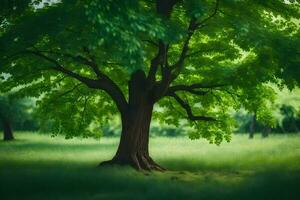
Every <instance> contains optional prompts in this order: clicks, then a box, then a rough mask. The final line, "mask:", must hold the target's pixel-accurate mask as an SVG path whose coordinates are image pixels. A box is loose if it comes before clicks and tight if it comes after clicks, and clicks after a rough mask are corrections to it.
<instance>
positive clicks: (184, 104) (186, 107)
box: [167, 92, 217, 121]
mask: <svg viewBox="0 0 300 200" xmlns="http://www.w3.org/2000/svg"><path fill="white" fill-rule="evenodd" d="M167 95H168V96H170V97H173V98H174V99H175V100H176V101H177V102H178V103H179V105H180V106H181V107H182V108H183V109H184V110H185V111H186V114H187V117H188V119H189V120H191V121H198V120H199V121H217V120H216V119H215V118H213V117H208V116H201V115H194V114H193V111H192V108H191V106H190V105H189V104H188V103H187V102H185V101H184V100H182V99H181V98H180V97H179V96H178V95H177V94H176V93H175V92H169V93H168V94H167Z"/></svg>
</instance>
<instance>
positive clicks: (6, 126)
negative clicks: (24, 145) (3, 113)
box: [2, 120, 14, 141]
mask: <svg viewBox="0 0 300 200" xmlns="http://www.w3.org/2000/svg"><path fill="white" fill-rule="evenodd" d="M2 124H3V140H4V141H10V140H13V139H14V136H13V131H12V128H11V125H10V123H9V122H8V121H7V120H3V122H2Z"/></svg>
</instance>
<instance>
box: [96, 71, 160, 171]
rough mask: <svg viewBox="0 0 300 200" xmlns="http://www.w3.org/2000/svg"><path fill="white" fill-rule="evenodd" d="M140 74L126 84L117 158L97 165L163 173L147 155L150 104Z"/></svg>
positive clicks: (149, 98)
mask: <svg viewBox="0 0 300 200" xmlns="http://www.w3.org/2000/svg"><path fill="white" fill-rule="evenodd" d="M145 81H146V79H145V75H144V73H143V72H140V71H138V72H136V73H135V74H133V77H132V78H131V81H130V82H129V106H128V111H127V112H126V113H123V114H122V115H121V120H122V133H121V138H120V143H119V146H118V150H117V153H116V155H115V156H114V157H113V159H112V160H110V161H105V162H102V163H100V165H107V164H119V165H131V166H133V167H134V168H136V169H138V170H164V169H163V168H162V167H161V166H159V165H158V164H156V163H155V162H154V161H153V159H152V158H151V157H150V155H149V130H150V123H151V118H152V111H153V105H154V103H153V101H152V99H151V95H150V94H149V93H148V91H147V88H146V83H145Z"/></svg>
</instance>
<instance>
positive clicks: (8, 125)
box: [0, 94, 30, 141]
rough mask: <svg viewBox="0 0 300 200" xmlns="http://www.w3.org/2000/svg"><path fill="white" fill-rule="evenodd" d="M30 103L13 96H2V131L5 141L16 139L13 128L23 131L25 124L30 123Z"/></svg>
mask: <svg viewBox="0 0 300 200" xmlns="http://www.w3.org/2000/svg"><path fill="white" fill-rule="evenodd" d="M29 105H30V104H28V102H27V101H26V100H25V99H16V98H14V96H13V95H11V94H10V95H1V96H0V129H2V130H3V140H4V141H10V140H13V139H14V135H13V127H14V128H18V129H22V128H24V127H23V125H24V123H25V122H29V116H28V112H27V111H28V106H29Z"/></svg>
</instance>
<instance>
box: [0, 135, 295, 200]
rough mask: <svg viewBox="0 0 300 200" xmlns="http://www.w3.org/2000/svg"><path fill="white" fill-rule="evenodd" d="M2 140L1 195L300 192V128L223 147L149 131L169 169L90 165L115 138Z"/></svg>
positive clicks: (109, 151)
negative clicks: (285, 133) (295, 132)
mask: <svg viewBox="0 0 300 200" xmlns="http://www.w3.org/2000/svg"><path fill="white" fill-rule="evenodd" d="M16 138H18V139H17V140H16V141H14V142H8V143H4V142H0V199H1V200H9V199H18V200H19V199H31V200H33V199H39V200H41V199H43V200H44V199H64V200H65V199H72V200H74V199H75V200H76V199H84V200H90V199H95V200H96V199H153V200H154V199H209V200H212V199H220V200H221V199H228V200H234V199H241V200H242V199H249V200H250V199H255V200H257V199H272V200H274V199H278V200H283V199H287V200H291V199H300V187H299V186H300V135H299V134H298V135H291V136H271V137H269V138H267V139H261V138H260V136H257V137H256V138H255V139H254V140H248V138H247V136H246V135H244V136H243V135H237V136H234V137H233V139H232V142H231V143H224V144H221V146H215V145H211V144H208V143H207V142H206V141H204V140H197V141H191V140H189V139H188V138H158V137H157V138H151V144H150V149H151V154H152V155H153V157H154V158H155V159H156V160H157V161H158V162H159V163H160V164H162V165H163V166H164V167H166V168H168V169H169V170H170V171H167V172H165V173H161V172H151V173H149V172H147V173H146V172H144V173H141V172H137V171H135V170H133V169H131V168H126V167H125V168H124V167H112V168H96V166H97V164H98V163H99V162H100V161H103V160H106V159H109V158H111V157H112V156H113V154H114V152H115V150H116V145H117V142H118V139H117V138H102V139H100V140H94V139H81V140H80V139H72V140H65V139H63V138H62V137H56V138H51V137H50V136H47V135H38V134H32V133H18V134H17V135H16Z"/></svg>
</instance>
